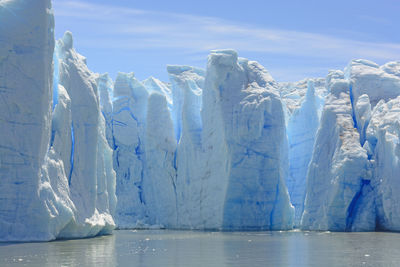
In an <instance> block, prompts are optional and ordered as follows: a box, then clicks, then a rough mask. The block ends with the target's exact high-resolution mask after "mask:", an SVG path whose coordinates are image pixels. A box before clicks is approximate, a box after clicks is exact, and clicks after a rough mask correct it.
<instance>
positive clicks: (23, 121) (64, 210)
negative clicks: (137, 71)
mask: <svg viewBox="0 0 400 267" xmlns="http://www.w3.org/2000/svg"><path fill="white" fill-rule="evenodd" d="M0 5H1V9H0V17H1V20H2V25H7V23H11V24H12V25H13V27H12V28H7V27H1V28H0V36H1V39H2V40H6V42H4V46H2V48H1V51H0V64H1V71H0V84H1V94H2V101H3V102H4V103H3V104H2V105H1V107H0V109H2V116H4V117H3V118H2V119H1V122H0V124H1V129H2V130H1V133H0V136H1V145H0V151H1V152H0V153H1V157H0V169H1V177H0V178H1V182H0V207H1V208H0V241H32V240H34V241H43V240H52V239H56V238H76V237H87V236H95V235H98V234H107V233H111V231H112V229H113V228H114V227H115V223H114V221H113V218H112V216H111V212H112V211H113V210H114V209H115V208H114V206H115V201H116V196H115V189H114V188H113V187H115V174H114V175H113V170H112V165H111V164H107V161H109V162H110V161H111V153H112V152H111V150H110V149H109V148H108V150H107V149H104V142H106V141H105V132H104V131H103V129H102V128H103V127H104V125H102V124H101V123H100V122H101V120H100V119H99V118H100V116H102V115H100V113H99V104H98V96H97V87H96V85H95V84H94V83H92V78H91V77H92V76H93V74H92V73H90V72H89V70H88V69H87V67H86V64H85V62H84V59H83V57H82V56H80V55H79V54H77V53H76V52H75V51H74V49H73V47H72V36H71V35H70V34H69V33H66V35H65V36H64V38H63V39H62V40H60V41H59V42H58V44H57V47H56V50H55V51H56V52H55V53H53V52H54V49H55V42H54V32H53V29H54V18H53V12H52V8H51V1H47V0H39V1H3V2H1V3H0ZM22 17H23V18H24V20H21V19H20V18H22ZM3 20H4V21H3ZM3 22H4V23H3ZM27 22H29V23H27ZM53 56H54V58H55V59H56V60H54V62H55V63H57V66H56V68H55V69H56V71H54V72H53ZM53 75H55V76H56V77H55V79H54V80H55V83H54V84H53ZM53 91H54V92H53ZM85 108H86V109H85ZM82 109H83V110H82ZM81 112H82V114H81ZM82 115H83V116H82ZM84 115H86V116H84ZM101 138H102V139H101ZM98 141H101V142H98ZM98 150H101V151H102V153H101V156H100V155H99V156H98ZM103 151H104V153H103ZM107 152H108V155H107Z"/></svg>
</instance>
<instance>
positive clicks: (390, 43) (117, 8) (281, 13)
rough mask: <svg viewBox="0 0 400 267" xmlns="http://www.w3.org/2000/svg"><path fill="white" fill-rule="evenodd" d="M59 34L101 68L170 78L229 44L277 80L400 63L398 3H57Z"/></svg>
mask: <svg viewBox="0 0 400 267" xmlns="http://www.w3.org/2000/svg"><path fill="white" fill-rule="evenodd" d="M53 8H54V13H55V23H56V30H55V34H56V38H57V39H58V38H61V37H62V35H63V33H64V32H65V31H66V30H69V31H71V32H72V34H73V36H74V47H75V49H76V50H77V51H78V52H79V53H80V54H82V55H84V56H85V57H86V58H87V64H88V66H89V68H90V69H91V70H92V71H94V72H99V73H105V72H108V73H109V74H110V76H111V77H112V78H115V77H116V75H117V73H118V72H119V71H121V72H134V73H135V76H136V77H137V78H138V79H139V80H144V79H146V78H148V77H149V76H154V77H156V78H159V79H161V80H163V81H168V74H167V72H166V66H167V65H190V66H196V67H201V68H206V65H207V55H208V54H209V52H210V50H213V49H224V48H230V49H235V50H236V51H238V53H239V56H240V57H245V58H248V59H250V60H256V61H258V62H259V63H261V64H262V65H263V66H264V67H265V68H266V69H267V70H268V71H269V72H270V73H271V75H272V76H273V77H274V78H275V79H276V80H277V81H297V80H301V79H304V78H306V77H325V76H326V75H327V73H328V71H329V70H330V69H343V68H344V67H345V66H346V65H347V64H348V62H349V61H350V60H351V59H357V58H364V59H369V60H372V61H374V62H376V63H378V64H384V63H386V62H388V61H393V60H397V61H398V60H400V27H399V25H400V15H399V14H400V1H399V0H380V1H376V0H374V1H372V0H364V1H361V0H336V1H325V0H319V1H316V0H290V1H289V0H275V1H269V0H264V1H262V0H245V1H235V0H229V1H228V0H201V1H188V0H186V1H175V0H170V1H165V0H164V1H163V0H151V1H144V0H140V1H137V0H108V1H106V0H55V1H53Z"/></svg>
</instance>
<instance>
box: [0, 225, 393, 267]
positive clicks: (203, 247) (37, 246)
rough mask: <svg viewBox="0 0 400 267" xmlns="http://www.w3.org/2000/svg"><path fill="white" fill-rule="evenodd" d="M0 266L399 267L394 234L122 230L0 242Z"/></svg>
mask: <svg viewBox="0 0 400 267" xmlns="http://www.w3.org/2000/svg"><path fill="white" fill-rule="evenodd" d="M0 266H51V267H53V266H97V267H99V266H151V267H153V266H400V234H398V233H331V232H301V231H289V232H200V231H169V230H138V231H135V230H133V231H129V230H124V231H114V234H113V235H110V236H103V237H97V238H91V239H79V240H67V241H54V242H45V243H0Z"/></svg>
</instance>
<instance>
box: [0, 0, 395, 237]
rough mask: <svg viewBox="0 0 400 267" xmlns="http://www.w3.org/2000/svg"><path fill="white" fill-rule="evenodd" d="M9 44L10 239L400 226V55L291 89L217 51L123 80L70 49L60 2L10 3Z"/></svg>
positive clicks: (2, 170) (2, 83)
mask: <svg viewBox="0 0 400 267" xmlns="http://www.w3.org/2000/svg"><path fill="white" fill-rule="evenodd" d="M7 25H13V27H9V26H7ZM0 42H1V46H0V95H1V98H0V101H1V104H0V111H1V112H0V129H1V130H0V241H32V240H36V241H42V240H53V239H57V238H81V237H90V236H95V235H99V234H108V233H111V231H112V229H114V227H116V226H117V227H119V228H149V227H152V228H174V229H217V230H287V229H292V228H293V227H295V228H300V229H306V230H332V231H373V230H387V231H399V230H400V215H399V214H400V204H399V203H400V199H399V192H400V181H399V179H400V164H399V157H400V147H399V146H400V145H399V144H400V141H399V140H400V117H399V114H400V63H399V62H389V63H387V64H385V65H382V66H379V65H377V64H375V63H373V62H370V61H367V60H353V61H351V62H350V63H349V65H348V66H347V67H346V68H345V69H344V70H343V71H341V70H334V71H330V72H329V74H328V75H327V77H326V78H315V79H305V80H302V81H299V82H294V83H286V82H285V83H277V82H276V81H275V80H274V79H273V78H272V77H271V75H270V74H269V73H268V72H267V70H265V68H264V67H263V66H261V65H260V64H259V63H257V62H256V61H251V60H248V59H244V58H240V57H238V54H237V52H236V51H234V50H215V51H211V53H210V55H209V57H208V62H207V67H206V69H205V70H203V69H200V68H195V67H190V66H172V65H171V66H167V72H168V76H169V82H162V81H160V80H158V79H156V78H154V77H150V78H148V79H146V80H144V81H139V80H138V79H137V78H136V77H135V75H134V74H133V73H119V74H118V75H117V77H116V79H115V81H112V80H111V78H110V77H109V76H108V75H107V74H102V75H100V74H95V73H93V72H91V71H90V70H89V69H88V67H87V65H86V59H85V58H84V57H83V56H81V55H80V54H78V53H77V52H76V51H75V49H74V44H73V38H72V34H71V33H70V32H66V33H65V35H64V36H63V38H61V39H60V40H58V41H57V42H55V40H54V18H53V13H52V9H51V1H50V0H38V1H27V0H8V1H0Z"/></svg>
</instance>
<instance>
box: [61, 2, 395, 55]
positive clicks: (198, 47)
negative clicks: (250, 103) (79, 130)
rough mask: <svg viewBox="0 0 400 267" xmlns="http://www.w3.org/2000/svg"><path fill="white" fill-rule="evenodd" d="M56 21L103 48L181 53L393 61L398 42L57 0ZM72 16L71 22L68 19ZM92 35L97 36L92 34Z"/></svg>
mask: <svg viewBox="0 0 400 267" xmlns="http://www.w3.org/2000/svg"><path fill="white" fill-rule="evenodd" d="M54 8H55V13H56V16H57V17H58V18H60V17H63V18H66V19H68V18H71V23H77V22H78V21H77V19H78V20H79V19H82V20H85V22H84V23H86V24H88V26H90V25H93V31H100V33H101V34H98V36H97V37H94V36H89V37H90V40H85V41H84V40H80V42H83V43H84V44H85V45H86V46H96V47H99V46H100V47H104V48H108V49H126V50H130V49H154V48H167V49H183V50H188V51H193V52H196V51H208V50H210V49H219V48H226V47H233V48H235V49H237V50H239V51H249V52H260V53H280V54H287V55H293V56H302V57H320V58H327V59H329V58H332V57H334V58H335V59H338V57H339V58H346V59H347V58H349V57H351V58H356V57H368V58H373V59H378V60H390V59H396V58H397V57H398V55H399V54H400V44H393V43H373V42H362V41H357V40H348V39H342V38H340V37H335V36H328V35H321V34H314V33H308V32H297V31H288V30H281V29H266V28H260V27H255V26H252V25H239V24H237V23H234V22H231V21H227V20H223V19H219V18H213V17H202V16H194V15H187V14H176V13H166V12H157V11H147V10H140V9H134V8H125V7H116V6H109V5H94V4H90V3H85V2H81V1H80V2H76V1H60V0H59V1H56V2H55V4H54ZM72 18H73V19H74V20H72ZM92 35H96V33H95V32H94V33H92Z"/></svg>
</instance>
